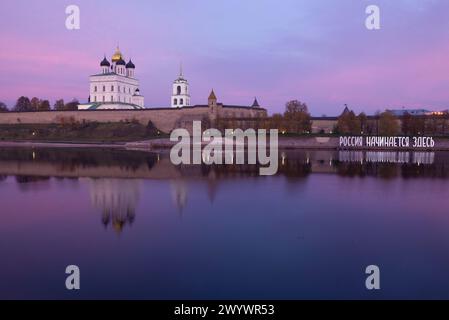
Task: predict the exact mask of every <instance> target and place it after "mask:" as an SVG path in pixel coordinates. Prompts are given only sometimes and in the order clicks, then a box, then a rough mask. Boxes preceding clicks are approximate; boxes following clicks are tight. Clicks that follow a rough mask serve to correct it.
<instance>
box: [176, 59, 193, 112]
mask: <svg viewBox="0 0 449 320" xmlns="http://www.w3.org/2000/svg"><path fill="white" fill-rule="evenodd" d="M187 106H190V91H189V83H188V82H187V80H186V79H184V74H183V72H182V65H181V66H180V68H179V76H178V78H177V79H176V80H175V81H173V90H172V96H171V107H172V108H182V107H187Z"/></svg>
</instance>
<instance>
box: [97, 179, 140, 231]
mask: <svg viewBox="0 0 449 320" xmlns="http://www.w3.org/2000/svg"><path fill="white" fill-rule="evenodd" d="M90 184H91V188H90V196H91V201H92V204H93V206H94V207H96V208H98V209H100V210H101V211H102V222H103V224H104V225H105V226H106V227H107V226H108V225H109V224H111V225H112V227H113V228H114V230H115V231H117V232H121V231H122V229H123V227H124V225H125V224H127V223H129V224H131V223H132V222H133V221H134V218H135V215H136V213H135V210H136V206H137V203H138V201H139V188H140V180H136V179H92V180H90Z"/></svg>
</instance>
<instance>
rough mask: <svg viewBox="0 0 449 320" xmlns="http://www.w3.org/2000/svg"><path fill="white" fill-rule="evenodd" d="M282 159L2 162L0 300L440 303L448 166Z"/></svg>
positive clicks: (406, 157)
mask: <svg viewBox="0 0 449 320" xmlns="http://www.w3.org/2000/svg"><path fill="white" fill-rule="evenodd" d="M280 156H281V158H280V169H279V173H278V174H277V175H276V176H273V177H259V176H258V168H257V167H255V166H220V167H209V166H182V167H174V166H172V165H171V164H170V162H169V160H168V159H167V155H166V154H163V153H161V154H156V153H145V152H139V151H125V150H103V149H66V150H64V149H0V200H1V209H0V218H1V223H0V257H1V264H0V298H3V299H4V298H58V299H59V298H62V299H67V298H125V299H128V298H129V299H131V298H145V299H265V298H267V299H303V298H306V299H311V298H320V299H321V298H331V299H334V298H357V299H380V298H401V299H402V298H405V299H411V298H424V299H430V298H438V299H448V298H449V205H448V204H449V154H448V153H444V152H436V153H396V152H392V153H385V152H370V153H366V152H337V151H290V152H282V153H281V154H280ZM70 264H75V265H78V266H79V267H80V269H81V290H79V291H68V290H66V289H65V285H64V283H65V278H66V274H65V267H66V266H67V265H70ZM371 264H375V265H378V266H379V267H380V270H381V290H380V291H377V292H370V291H368V290H366V289H365V279H366V275H365V268H366V266H368V265H371Z"/></svg>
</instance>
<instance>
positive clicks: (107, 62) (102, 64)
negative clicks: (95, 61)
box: [100, 57, 111, 67]
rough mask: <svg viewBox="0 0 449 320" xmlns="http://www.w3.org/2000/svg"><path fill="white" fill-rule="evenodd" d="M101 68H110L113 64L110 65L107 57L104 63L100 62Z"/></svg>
mask: <svg viewBox="0 0 449 320" xmlns="http://www.w3.org/2000/svg"><path fill="white" fill-rule="evenodd" d="M100 66H101V67H109V66H111V64H110V63H109V61H108V59H106V57H104V58H103V61H101V62H100Z"/></svg>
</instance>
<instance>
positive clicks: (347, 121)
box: [334, 108, 449, 136]
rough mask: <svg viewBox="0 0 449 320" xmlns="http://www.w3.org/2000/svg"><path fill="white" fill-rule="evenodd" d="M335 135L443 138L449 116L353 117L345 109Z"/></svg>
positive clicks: (381, 114) (408, 114)
mask: <svg viewBox="0 0 449 320" xmlns="http://www.w3.org/2000/svg"><path fill="white" fill-rule="evenodd" d="M334 133H336V134H351V135H385V136H393V135H398V134H402V135H408V136H412V135H413V136H416V135H432V136H443V135H448V134H449V114H448V113H447V112H445V113H441V114H437V115H411V114H410V113H407V112H406V113H405V114H404V115H403V116H395V115H394V114H393V113H391V112H390V111H385V112H382V113H377V114H376V115H374V116H370V117H368V116H366V115H365V114H364V113H360V114H359V115H357V116H356V115H355V113H354V111H352V110H349V109H347V108H345V111H344V112H343V113H342V114H341V115H340V116H339V117H338V120H337V125H336V126H335V128H334Z"/></svg>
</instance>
